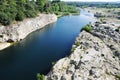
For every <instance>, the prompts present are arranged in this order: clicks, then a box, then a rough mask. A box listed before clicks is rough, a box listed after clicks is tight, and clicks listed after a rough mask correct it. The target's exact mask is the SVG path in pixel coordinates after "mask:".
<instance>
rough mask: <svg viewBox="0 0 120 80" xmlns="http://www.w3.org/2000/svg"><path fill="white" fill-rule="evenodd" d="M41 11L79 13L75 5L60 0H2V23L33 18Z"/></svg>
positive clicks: (0, 20) (0, 4)
mask: <svg viewBox="0 0 120 80" xmlns="http://www.w3.org/2000/svg"><path fill="white" fill-rule="evenodd" d="M39 12H41V13H55V14H58V15H63V14H67V13H77V12H79V10H77V9H76V8H75V7H73V6H67V5H66V4H65V3H64V2H61V1H60V0H53V1H49V0H0V23H1V24H2V25H10V24H11V23H12V22H14V21H22V20H23V19H24V18H33V17H36V16H37V14H38V13H39Z"/></svg>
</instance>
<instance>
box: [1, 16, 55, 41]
mask: <svg viewBox="0 0 120 80" xmlns="http://www.w3.org/2000/svg"><path fill="white" fill-rule="evenodd" d="M55 21H57V16H56V15H55V14H39V16H38V17H36V18H30V19H25V20H24V21H22V22H17V23H15V24H13V25H10V26H1V27H0V36H1V37H0V42H5V41H7V40H9V39H11V40H13V41H19V40H21V39H24V38H25V37H26V36H27V35H28V34H30V33H31V32H33V31H35V30H37V29H41V28H43V27H44V26H45V25H47V24H50V23H53V22H55Z"/></svg>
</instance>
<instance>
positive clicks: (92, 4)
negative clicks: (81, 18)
mask: <svg viewBox="0 0 120 80" xmlns="http://www.w3.org/2000/svg"><path fill="white" fill-rule="evenodd" d="M67 4H68V5H73V6H77V7H81V8H85V7H97V8H120V3H107V2H67Z"/></svg>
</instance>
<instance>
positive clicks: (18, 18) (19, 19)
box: [15, 10, 25, 21]
mask: <svg viewBox="0 0 120 80" xmlns="http://www.w3.org/2000/svg"><path fill="white" fill-rule="evenodd" d="M24 18H25V14H24V13H23V12H22V11H21V10H18V12H17V14H16V17H15V20H17V21H22V20H23V19H24Z"/></svg>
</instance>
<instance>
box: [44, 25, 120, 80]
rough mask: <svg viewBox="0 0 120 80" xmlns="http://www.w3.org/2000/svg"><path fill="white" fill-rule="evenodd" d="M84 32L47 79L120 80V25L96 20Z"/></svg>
mask: <svg viewBox="0 0 120 80" xmlns="http://www.w3.org/2000/svg"><path fill="white" fill-rule="evenodd" d="M91 27H92V32H86V31H84V30H83V31H82V32H81V33H80V34H79V36H78V37H77V38H76V41H75V43H74V45H73V47H72V52H71V54H70V56H68V57H65V58H63V59H60V60H59V61H58V62H57V63H56V64H55V65H54V66H53V68H52V70H51V71H50V72H49V73H48V74H47V78H46V79H47V80H120V27H116V26H115V25H113V24H102V23H99V24H98V23H94V24H92V25H91Z"/></svg>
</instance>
